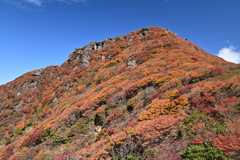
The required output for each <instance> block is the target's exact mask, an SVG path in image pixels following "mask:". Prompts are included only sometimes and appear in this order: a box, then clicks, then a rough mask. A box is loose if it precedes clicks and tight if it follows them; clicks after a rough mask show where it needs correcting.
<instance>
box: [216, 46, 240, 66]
mask: <svg viewBox="0 0 240 160" xmlns="http://www.w3.org/2000/svg"><path fill="white" fill-rule="evenodd" d="M217 56H218V57H221V58H223V59H224V60H226V61H229V62H233V63H237V64H238V63H240V50H239V51H237V48H236V47H234V46H233V45H230V46H229V47H223V48H221V49H220V50H219V51H218V54H217Z"/></svg>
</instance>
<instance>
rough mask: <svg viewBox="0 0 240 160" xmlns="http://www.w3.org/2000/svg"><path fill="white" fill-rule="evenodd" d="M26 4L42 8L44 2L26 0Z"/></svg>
mask: <svg viewBox="0 0 240 160" xmlns="http://www.w3.org/2000/svg"><path fill="white" fill-rule="evenodd" d="M26 2H28V3H31V4H34V5H37V6H41V5H42V1H41V0H26Z"/></svg>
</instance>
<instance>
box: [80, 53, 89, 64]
mask: <svg viewBox="0 0 240 160" xmlns="http://www.w3.org/2000/svg"><path fill="white" fill-rule="evenodd" d="M89 59H90V56H87V55H83V56H82V63H81V64H82V66H84V67H88V66H89V65H90V62H89Z"/></svg>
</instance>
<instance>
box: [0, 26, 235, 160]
mask: <svg viewBox="0 0 240 160" xmlns="http://www.w3.org/2000/svg"><path fill="white" fill-rule="evenodd" d="M239 96H240V70H239V65H236V64H233V63H230V62H226V61H224V60H223V59H221V58H219V57H217V56H214V55H211V54H209V53H206V52H205V51H204V50H203V49H202V48H200V47H198V46H196V45H195V44H193V43H191V42H189V41H188V40H186V39H182V38H179V37H178V36H177V35H176V34H175V33H172V32H171V31H170V30H166V29H164V28H160V27H149V28H143V29H141V30H138V31H134V32H131V33H130V34H127V35H125V36H118V37H115V38H109V39H106V40H105V41H103V42H92V43H90V44H88V45H86V46H84V47H79V48H76V49H75V50H74V51H73V52H72V53H71V54H70V55H69V57H68V60H66V61H65V62H64V63H63V64H62V65H61V66H60V67H59V66H49V67H47V68H44V69H40V70H37V71H31V72H28V73H26V74H24V75H22V76H20V77H18V78H17V79H15V80H14V81H12V82H9V83H7V84H6V85H2V86H0V110H1V113H0V124H1V126H2V127H1V131H0V139H1V142H0V148H1V150H0V159H3V160H4V159H14V160H16V159H57V160H61V159H115V160H116V159H184V158H190V159H194V158H195V157H203V158H205V159H211V158H213V159H214V158H215V159H226V157H228V158H235V159H238V158H240V157H239V156H240V141H239V137H240V132H239V130H238V127H239V126H240V121H239V109H240V107H239V106H240V103H239ZM203 151H204V152H203ZM210 151H211V152H210ZM203 153H204V154H203ZM194 156H195V157H194Z"/></svg>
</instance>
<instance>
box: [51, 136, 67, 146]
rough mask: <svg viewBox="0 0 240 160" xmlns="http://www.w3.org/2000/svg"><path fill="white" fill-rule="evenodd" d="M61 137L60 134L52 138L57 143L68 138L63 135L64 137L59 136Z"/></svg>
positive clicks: (63, 141)
mask: <svg viewBox="0 0 240 160" xmlns="http://www.w3.org/2000/svg"><path fill="white" fill-rule="evenodd" d="M59 137H60V136H59V135H56V136H53V137H52V140H53V141H54V143H55V144H56V145H58V144H62V143H66V142H67V138H66V137H62V138H59Z"/></svg>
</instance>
